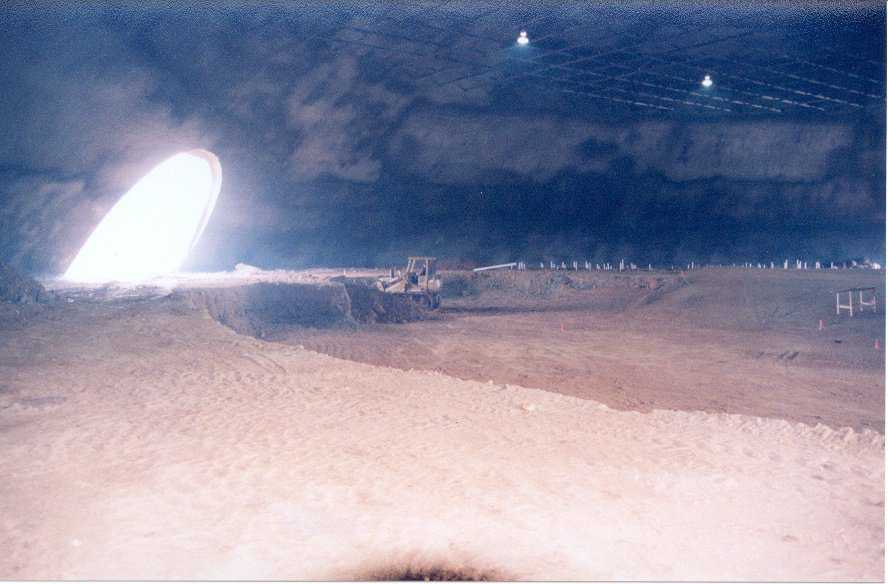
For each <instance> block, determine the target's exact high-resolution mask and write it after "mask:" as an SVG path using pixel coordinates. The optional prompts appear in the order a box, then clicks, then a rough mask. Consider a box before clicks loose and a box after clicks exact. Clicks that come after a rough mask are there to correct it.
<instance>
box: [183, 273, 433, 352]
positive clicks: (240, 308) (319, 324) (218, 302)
mask: <svg viewBox="0 0 888 584" xmlns="http://www.w3.org/2000/svg"><path fill="white" fill-rule="evenodd" d="M171 300H173V301H174V302H184V303H185V304H186V305H187V306H188V307H190V308H194V309H206V310H207V312H209V314H210V316H212V317H213V318H214V319H216V320H217V321H219V322H221V323H222V324H224V325H226V326H228V327H230V328H232V329H233V330H235V331H236V332H238V333H241V334H247V335H251V336H254V337H258V338H269V337H271V336H273V335H275V334H276V333H280V332H283V331H286V330H287V329H291V328H312V329H327V328H347V329H353V328H355V327H356V326H357V325H359V324H369V323H400V322H409V321H414V320H421V319H423V318H424V317H425V316H426V315H427V312H426V311H425V310H424V309H423V308H422V307H421V306H420V305H419V304H418V303H416V302H414V301H413V300H412V299H410V298H406V297H403V296H396V295H393V294H385V293H383V292H380V291H379V290H376V289H375V288H373V286H372V282H371V281H370V280H366V279H359V278H338V279H336V280H334V281H330V282H324V283H304V284H303V283H257V284H249V285H246V286H225V287H206V288H181V289H177V290H175V291H174V292H173V293H172V295H171Z"/></svg>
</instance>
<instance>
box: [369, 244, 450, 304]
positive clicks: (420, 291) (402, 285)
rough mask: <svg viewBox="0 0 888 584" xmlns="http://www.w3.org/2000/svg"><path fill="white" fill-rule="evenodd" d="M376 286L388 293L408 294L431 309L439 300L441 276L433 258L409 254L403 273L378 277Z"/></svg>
mask: <svg viewBox="0 0 888 584" xmlns="http://www.w3.org/2000/svg"><path fill="white" fill-rule="evenodd" d="M376 287H377V289H379V290H381V291H382V292H386V293H388V294H405V295H409V296H411V297H413V298H414V299H415V300H417V301H420V302H423V303H424V304H425V305H426V306H429V307H430V308H433V309H434V308H438V305H439V304H440V302H441V296H440V293H441V278H440V277H439V276H438V273H437V270H436V269H435V258H433V257H429V256H409V257H408V258H407V269H406V270H404V273H403V274H401V273H400V272H399V274H398V276H397V277H396V276H393V275H390V276H389V277H387V278H379V280H378V281H377V283H376Z"/></svg>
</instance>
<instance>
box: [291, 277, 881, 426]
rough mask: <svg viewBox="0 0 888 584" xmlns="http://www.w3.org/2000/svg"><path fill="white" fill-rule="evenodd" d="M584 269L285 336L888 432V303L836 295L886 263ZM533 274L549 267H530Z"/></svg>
mask: <svg viewBox="0 0 888 584" xmlns="http://www.w3.org/2000/svg"><path fill="white" fill-rule="evenodd" d="M570 276H571V274H570V273H568V277H570ZM450 277H451V278H453V277H456V278H464V279H465V278H470V276H468V275H466V274H455V275H454V274H451V275H450ZM583 277H586V278H587V279H589V280H591V279H592V278H593V277H594V278H595V279H597V280H598V284H599V286H597V287H595V288H585V289H582V288H581V289H571V288H569V287H566V286H564V285H558V286H554V287H553V289H552V290H550V291H549V293H547V294H546V293H543V289H542V287H537V289H536V290H535V292H536V293H524V290H526V289H527V288H528V287H527V286H525V287H524V290H518V286H516V285H515V282H514V280H515V279H516V278H517V279H519V280H520V279H522V275H520V274H517V273H512V274H508V273H506V274H499V275H495V276H493V278H489V277H488V278H487V280H485V281H482V282H481V283H480V284H479V283H476V284H475V287H476V288H477V287H479V286H480V287H481V288H482V289H481V290H477V289H476V290H474V292H475V293H474V294H472V295H470V296H466V297H460V296H457V297H451V298H448V299H446V300H445V303H444V307H443V309H442V310H441V311H440V313H439V314H437V315H436V317H435V318H434V320H431V321H424V322H413V323H407V324H399V325H387V326H374V327H363V328H361V329H358V330H342V329H332V330H331V329H304V328H299V329H292V330H290V331H287V332H286V333H283V334H279V335H277V336H276V337H275V339H276V340H279V341H283V342H287V343H291V344H296V345H301V346H304V347H305V348H308V349H311V350H314V351H318V352H321V353H324V354H327V355H332V356H335V357H340V358H343V359H348V360H352V361H360V362H363V363H371V364H374V365H383V366H387V367H397V368H401V369H422V370H430V371H439V372H442V373H445V374H447V375H452V376H455V377H459V378H461V379H471V380H476V381H489V380H492V381H493V382H495V383H509V384H515V385H522V386H525V387H534V388H540V389H545V390H547V391H554V392H558V393H562V394H565V395H571V396H575V397H580V398H584V399H591V400H595V401H598V402H601V403H604V404H607V405H608V406H609V407H612V408H617V409H623V410H634V411H650V410H651V409H669V410H686V411H687V410H701V411H706V412H713V413H736V414H746V415H754V416H766V417H773V418H781V419H787V420H793V421H799V422H806V423H810V424H816V423H824V424H828V425H830V426H833V427H841V426H850V427H853V428H858V429H859V428H871V429H874V430H878V431H880V432H884V425H885V419H884V411H885V401H884V398H885V385H884V376H883V371H884V363H885V362H884V355H885V353H884V350H882V349H881V348H883V347H884V346H885V343H884V340H885V339H884V322H885V321H884V307H882V306H879V307H878V309H877V311H876V312H875V313H874V312H872V311H867V312H863V313H859V314H857V315H856V316H855V317H854V318H849V317H848V315H847V312H845V313H844V314H843V315H842V316H836V314H835V296H834V295H833V294H832V290H833V289H843V288H848V287H850V286H863V285H867V286H877V287H879V292H878V297H879V298H880V299H882V298H884V279H883V276H881V275H880V274H878V273H877V274H872V273H866V272H847V271H845V272H841V273H834V272H804V273H798V272H788V273H787V272H783V271H775V272H770V271H758V270H748V271H743V270H708V271H700V272H695V273H691V274H686V275H684V276H678V279H679V280H681V281H680V283H679V285H676V284H675V282H674V281H673V280H672V278H673V276H671V275H666V276H662V278H663V279H664V280H667V281H666V282H665V283H664V284H663V286H664V289H663V290H662V291H657V290H655V289H654V288H651V287H646V288H636V287H632V286H631V285H615V283H614V280H616V279H618V278H620V276H611V275H606V276H604V277H602V276H601V275H587V274H583V273H580V274H577V275H573V278H574V279H578V280H580V281H581V282H582V281H583V280H582V278H583ZM645 277H646V276H642V278H645ZM654 277H655V276H654ZM532 278H537V279H538V278H539V276H538V275H534V274H529V275H527V276H526V277H524V279H525V280H527V279H532ZM652 278H653V277H652ZM504 280H505V282H504ZM509 280H512V281H511V282H510V281H509ZM608 284H609V285H608ZM821 320H822V321H823V329H822V330H821V329H820V321H821ZM877 340H878V342H879V346H880V349H876V348H875V344H876V341H877Z"/></svg>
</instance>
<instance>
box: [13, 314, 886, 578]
mask: <svg viewBox="0 0 888 584" xmlns="http://www.w3.org/2000/svg"><path fill="white" fill-rule="evenodd" d="M9 322H12V321H9ZM426 324H433V323H426ZM446 324H447V323H446V322H442V323H438V324H436V326H445V325H446ZM411 326H413V325H411ZM473 326H474V325H473ZM479 326H480V325H479ZM513 326H515V327H517V328H516V329H515V330H516V331H519V328H520V327H519V325H513ZM521 326H524V325H521ZM527 326H533V322H532V321H530V322H529V324H528V325H527ZM589 330H593V329H589ZM519 332H520V331H519ZM519 332H516V333H515V334H519ZM559 334H560V329H559ZM579 334H586V333H585V332H582V331H569V332H566V333H565V336H569V335H579ZM627 334H628V333H627ZM633 334H634V333H633ZM676 334H679V333H676ZM628 338H629V337H628V336H627V339H628ZM578 342H579V341H578ZM582 342H584V343H588V342H591V341H586V340H583V341H582ZM630 342H631V343H636V346H637V348H638V350H644V349H646V348H647V347H648V345H646V343H651V342H652V341H651V340H650V338H649V337H648V336H645V335H642V334H639V335H638V338H637V339H636V340H631V341H630ZM609 346H612V345H609ZM780 346H782V345H780ZM695 347H696V346H695V345H691V346H690V347H689V348H688V349H686V351H687V352H688V354H690V355H691V356H699V357H700V358H701V359H702V360H703V361H707V360H709V359H710V354H708V353H706V352H705V351H703V350H702V349H699V350H698V348H695ZM711 350H713V351H715V349H711ZM599 351H600V354H599V355H598V356H597V360H598V361H599V362H600V361H602V360H605V359H606V358H607V354H606V351H605V347H604V346H602V347H601V348H600V349H599ZM701 351H703V353H702V354H701V353H700V352H701ZM729 352H730V351H729ZM657 359H661V357H657ZM758 361H759V362H760V366H761V367H768V368H770V370H771V371H779V368H780V367H782V365H781V364H779V363H777V364H774V363H771V364H768V365H766V363H767V361H768V360H767V359H764V360H763V359H759V360H758ZM658 362H659V361H655V362H653V364H651V365H650V367H651V369H649V370H647V374H648V375H651V376H655V375H657V368H656V364H657V363H658ZM787 371H794V370H793V369H792V368H788V369H787ZM728 373H729V375H730V379H731V380H732V382H733V380H736V379H739V378H740V377H742V371H741V370H740V369H737V370H734V369H731V370H730V371H729V372H728ZM752 373H753V372H750V374H752ZM641 375H642V374H641V373H639V376H641ZM670 375H672V376H674V378H675V379H679V378H680V375H679V374H678V373H675V372H672V373H670ZM756 375H758V374H757V373H756ZM786 375H787V377H786V378H785V379H784V380H783V381H781V383H784V382H786V383H788V382H787V381H786V379H789V377H791V375H792V374H790V373H787V374H786ZM590 379H592V378H590ZM601 379H604V378H603V377H602V378H601ZM689 379H690V378H689ZM756 379H762V380H763V379H764V377H756ZM749 387H750V388H751V387H752V385H750V386H749ZM762 390H764V388H762ZM750 391H751V389H750ZM587 397H593V396H591V395H590V396H587ZM739 399H740V398H738V400H739ZM812 399H813V398H812ZM824 399H825V398H824ZM837 399H841V398H837ZM803 402H804V403H807V401H806V400H803ZM809 405H810V404H809ZM861 416H862V414H861ZM859 425H860V426H867V425H869V424H867V423H861V424H859ZM883 461H884V436H883V434H882V433H879V432H874V431H872V430H870V429H866V428H865V429H863V430H857V431H855V430H852V429H837V428H835V427H830V426H827V425H823V424H820V425H806V424H801V423H795V422H789V421H785V420H779V419H773V418H763V417H759V416H747V415H733V414H711V413H703V412H683V411H663V410H654V411H649V412H645V413H641V412H632V411H617V410H613V409H609V408H608V407H606V406H605V405H602V404H600V403H598V402H596V401H594V400H592V399H580V398H577V397H574V396H571V395H563V394H560V393H556V392H553V391H543V390H540V389H530V388H526V387H520V386H517V385H509V384H505V383H497V382H495V383H480V382H477V381H467V380H460V379H457V378H454V377H451V376H447V375H444V374H441V373H436V372H430V371H416V370H415V371H409V370H407V371H404V370H399V369H393V368H386V367H378V366H373V365H368V364H361V363H355V362H350V361H345V360H339V359H336V358H333V357H329V356H326V355H322V354H318V353H315V352H311V351H308V350H304V349H300V348H298V347H295V346H292V345H285V344H280V343H268V342H264V341H259V340H256V339H253V338H250V337H245V336H240V335H237V334H235V333H234V332H232V331H230V330H228V329H226V328H224V327H223V326H221V325H220V324H218V323H217V322H215V321H213V320H212V319H211V318H210V317H208V316H207V315H206V314H201V313H197V312H193V311H188V310H185V309H184V308H182V307H180V306H176V305H173V304H172V303H169V302H158V301H150V302H149V301H137V300H120V301H116V302H105V303H92V302H74V303H72V304H70V305H68V306H63V307H57V308H53V309H49V310H46V311H43V312H40V313H39V314H37V315H35V316H33V317H32V318H29V319H28V320H27V321H19V322H17V323H16V324H15V325H14V326H12V325H10V326H8V327H7V328H6V329H4V330H3V331H0V474H2V476H3V477H4V480H3V481H0V548H2V549H3V550H4V552H3V554H0V578H4V579H10V578H12V579H26V578H50V579H57V578H68V579H101V578H111V579H152V578H187V579H219V578H234V579H264V578H274V579H300V578H311V579H324V578H361V577H366V576H367V575H368V574H372V573H374V572H376V571H378V570H384V569H387V568H395V569H396V568H397V567H399V566H403V565H405V564H411V565H414V566H421V565H423V564H425V563H438V564H443V565H446V566H450V567H453V568H461V569H465V570H467V571H468V572H469V573H471V572H472V571H473V570H475V571H480V572H481V573H485V574H488V575H495V576H496V577H501V578H519V579H605V580H611V579H619V580H624V579H688V580H697V579H731V580H746V579H756V580H761V579H765V580H788V579H805V580H812V579H814V580H848V579H853V580H862V579H863V580H879V579H882V578H883V576H884V574H883V562H884V560H883V558H884V527H883V526H884V523H883V517H884V464H883Z"/></svg>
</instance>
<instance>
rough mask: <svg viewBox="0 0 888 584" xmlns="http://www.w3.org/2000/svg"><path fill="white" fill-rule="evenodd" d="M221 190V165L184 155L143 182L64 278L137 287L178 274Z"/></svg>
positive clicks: (200, 155)
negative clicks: (145, 281) (129, 283)
mask: <svg viewBox="0 0 888 584" xmlns="http://www.w3.org/2000/svg"><path fill="white" fill-rule="evenodd" d="M221 186H222V167H221V166H220V165H219V159H218V158H216V156H215V155H214V154H213V153H212V152H208V151H206V150H191V151H188V152H180V153H179V154H176V155H175V156H172V157H170V158H168V159H166V160H165V161H163V162H161V163H160V164H158V165H157V166H155V167H154V168H153V169H152V170H151V171H150V172H149V173H148V174H146V175H145V176H144V177H142V179H141V180H139V182H137V183H136V184H135V186H133V187H132V188H131V189H130V190H129V191H127V192H126V194H124V195H123V197H121V199H120V200H119V201H118V202H117V204H116V205H114V207H112V209H111V210H110V211H109V212H108V214H107V215H105V217H104V218H103V219H102V221H101V223H99V225H98V227H96V229H95V231H93V232H92V234H91V235H90V236H89V239H87V241H86V243H85V244H84V245H83V247H82V248H81V249H80V251H79V252H78V254H77V257H75V258H74V261H73V262H71V265H70V266H69V267H68V270H67V271H66V272H65V275H64V278H65V279H67V280H73V281H78V282H109V281H112V280H122V281H138V280H143V279H146V278H151V277H153V276H158V275H161V274H168V273H171V272H176V271H178V270H179V269H180V268H181V267H182V265H183V264H184V262H185V260H186V259H187V257H188V253H189V252H190V251H191V250H192V249H193V248H194V246H195V245H196V244H197V241H198V240H199V239H200V236H201V234H202V233H203V230H204V228H205V227H206V225H207V222H208V221H209V219H210V215H211V214H212V213H213V208H214V207H215V206H216V199H217V197H218V196H219V190H220V188H221Z"/></svg>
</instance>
